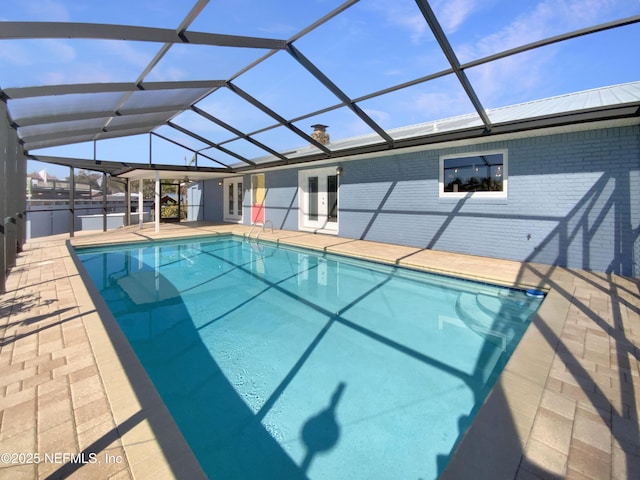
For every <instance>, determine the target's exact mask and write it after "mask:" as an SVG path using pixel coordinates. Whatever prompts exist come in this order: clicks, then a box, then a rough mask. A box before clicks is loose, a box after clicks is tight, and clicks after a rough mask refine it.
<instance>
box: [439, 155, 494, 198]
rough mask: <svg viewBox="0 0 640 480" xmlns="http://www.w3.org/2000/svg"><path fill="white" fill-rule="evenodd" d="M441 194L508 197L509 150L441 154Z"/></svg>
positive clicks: (447, 195)
mask: <svg viewBox="0 0 640 480" xmlns="http://www.w3.org/2000/svg"><path fill="white" fill-rule="evenodd" d="M439 183H440V196H441V197H465V196H467V195H472V196H474V197H475V196H478V197H506V196H507V151H506V150H499V151H491V152H474V153H465V154H458V155H444V156H442V157H440V182H439Z"/></svg>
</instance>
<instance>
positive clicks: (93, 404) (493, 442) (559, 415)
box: [0, 223, 640, 479]
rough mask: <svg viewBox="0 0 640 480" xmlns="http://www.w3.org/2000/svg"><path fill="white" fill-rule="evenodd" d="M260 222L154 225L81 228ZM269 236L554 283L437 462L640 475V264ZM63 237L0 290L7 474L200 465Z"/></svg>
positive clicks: (496, 473) (513, 474) (104, 237)
mask: <svg viewBox="0 0 640 480" xmlns="http://www.w3.org/2000/svg"><path fill="white" fill-rule="evenodd" d="M249 231H250V228H249V227H245V226H241V225H229V224H225V225H210V224H195V223H194V224H186V225H185V224H173V225H162V226H161V231H160V232H159V233H155V232H154V230H153V226H151V225H145V227H144V228H143V229H142V230H140V229H139V227H138V226H135V227H127V228H123V229H118V230H115V231H110V232H106V233H102V232H100V233H90V234H87V233H86V232H82V234H81V235H78V236H76V237H75V238H73V239H71V240H70V243H71V244H72V245H74V246H79V245H95V244H102V243H107V244H112V243H120V242H131V241H144V240H154V239H164V238H174V237H185V236H191V235H207V234H213V233H235V234H238V235H242V234H246V233H248V232H249ZM260 238H261V239H265V240H271V241H277V242H281V243H283V244H289V245H295V246H304V247H308V248H314V249H318V250H321V251H325V252H328V253H340V254H346V255H354V256H358V257H366V258H370V259H374V260H377V261H382V262H387V263H391V264H398V265H404V266H409V267H412V268H419V269H425V270H428V271H433V272H438V273H450V274H453V275H455V276H462V277H465V278H472V279H478V280H482V281H487V282H492V283H497V284H502V285H517V286H522V287H536V288H544V289H546V290H548V291H549V293H548V295H547V298H546V299H545V301H544V303H543V305H542V307H541V308H540V310H539V311H538V313H537V315H536V316H535V318H534V320H533V322H532V325H531V326H530V327H529V329H528V330H527V332H526V333H525V336H524V337H523V339H522V341H521V342H520V345H519V346H518V348H517V349H516V351H515V353H514V354H513V356H512V358H511V359H510V360H509V363H508V364H507V366H506V368H505V370H504V372H503V373H502V375H501V376H500V378H499V380H498V382H497V384H496V386H495V387H494V389H493V390H492V392H491V394H490V395H489V397H488V398H487V400H486V401H485V403H484V405H483V406H482V408H481V409H480V411H479V413H478V416H477V417H476V419H475V421H474V422H473V424H472V426H471V427H470V429H469V430H468V431H467V433H466V435H465V436H464V438H463V439H462V441H461V442H460V444H459V446H458V448H457V449H456V452H455V454H454V456H453V458H452V459H451V461H450V463H449V465H448V467H447V469H446V470H445V472H444V474H443V475H442V478H446V479H465V478H473V479H481V478H487V479H503V478H504V479H512V478H516V479H535V478H575V479H586V478H589V479H606V478H611V479H626V478H640V433H639V432H640V426H639V418H638V412H639V411H640V370H639V368H638V366H639V359H640V356H639V354H640V349H639V348H638V346H640V280H638V279H628V278H623V277H619V276H615V275H608V274H604V273H598V272H587V271H583V270H574V269H566V268H560V267H552V266H548V265H542V264H533V263H521V262H513V261H507V260H497V259H491V258H484V257H474V256H469V255H460V254H453V253H447V252H440V251H434V250H424V249H419V248H412V247H406V246H398V245H388V244H380V243H375V242H369V241H361V240H350V239H345V238H338V237H332V236H325V235H313V234H308V233H303V232H295V231H284V230H282V231H275V232H273V233H271V232H270V231H269V232H267V231H265V232H262V233H261V234H260ZM67 240H68V238H67V237H62V236H61V237H45V238H42V239H35V240H32V241H31V242H30V243H28V244H27V245H26V246H25V250H24V252H22V253H21V254H19V255H18V259H17V265H16V266H15V267H14V268H13V269H12V271H11V273H10V275H9V277H8V279H7V292H6V293H4V294H2V295H0V327H1V328H2V336H1V338H2V340H0V342H1V343H0V454H4V455H0V479H4V478H11V479H21V478H25V479H32V478H105V479H106V478H113V479H126V478H135V479H144V478H154V479H155V478H173V477H175V478H189V479H192V478H205V476H204V474H203V472H202V470H201V469H200V467H199V465H198V463H197V461H196V460H195V458H194V457H193V454H192V453H191V450H190V449H189V447H188V446H187V445H186V444H185V442H184V440H183V438H182V435H181V434H180V432H179V430H178V429H177V427H176V426H175V424H174V422H173V420H172V418H171V416H170V415H169V413H168V412H167V410H166V408H165V407H164V404H163V403H162V401H161V400H160V398H159V397H158V395H157V393H156V391H155V388H154V387H153V385H152V384H151V382H150V380H149V379H148V377H147V376H146V374H145V372H144V370H143V369H142V367H141V365H140V364H139V362H138V361H137V358H136V356H135V354H134V353H133V351H132V350H131V348H130V347H129V345H128V343H127V341H126V339H125V338H124V337H123V335H122V333H121V332H120V329H119V328H118V326H117V324H116V323H115V321H114V319H113V317H112V316H111V314H110V313H109V311H108V309H106V307H105V305H104V302H103V301H102V300H101V299H100V298H98V297H96V292H95V289H94V288H93V287H92V286H91V285H85V282H84V280H83V278H82V276H81V274H80V272H79V271H78V268H77V266H76V263H75V261H74V258H73V255H72V254H71V253H70V252H69V249H68V247H67ZM426 428H428V426H426ZM389 473H390V474H392V472H389Z"/></svg>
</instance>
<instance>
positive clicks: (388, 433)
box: [78, 236, 542, 479]
mask: <svg viewBox="0 0 640 480" xmlns="http://www.w3.org/2000/svg"><path fill="white" fill-rule="evenodd" d="M78 255H79V257H80V259H81V261H82V263H83V265H84V267H85V268H86V270H87V272H88V273H89V275H90V276H91V278H92V279H93V281H94V282H95V284H96V286H97V287H98V289H99V290H100V292H101V294H102V296H103V297H104V299H105V301H106V302H107V304H108V306H109V308H110V309H111V311H112V312H113V314H114V316H115V317H116V319H117V320H118V322H119V324H120V326H121V328H122V330H123V331H124V333H125V335H126V336H127V338H128V339H129V341H130V343H131V345H132V347H133V349H134V350H135V352H136V354H137V355H138V357H139V359H140V361H141V363H142V364H143V365H144V367H145V369H146V370H147V372H148V374H149V376H150V378H151V379H152V380H153V382H154V384H155V386H156V388H157V390H158V392H159V393H160V395H161V396H162V398H163V399H164V402H165V404H166V405H167V407H168V408H169V410H170V412H171V413H172V415H173V417H174V418H175V420H176V422H177V424H178V425H179V427H180V429H181V430H182V432H183V434H184V436H185V438H186V439H187V441H188V442H189V444H190V446H191V448H192V450H193V451H194V453H195V454H196V456H197V458H198V460H199V461H200V463H201V465H202V467H203V469H204V470H205V472H206V473H207V474H208V476H209V477H210V478H222V479H233V478H241V479H244V478H261V479H288V478H292V479H296V478H312V479H335V478H349V479H360V478H362V479H365V478H366V479H376V478H380V479H388V478H403V479H404V478H407V479H433V478H436V477H437V476H438V475H439V473H441V472H442V470H443V469H444V467H445V466H446V463H447V461H448V459H449V456H450V454H451V453H452V451H453V449H454V447H455V445H456V444H457V442H458V441H459V440H460V438H461V437H462V435H463V433H464V431H465V429H466V428H467V426H468V425H469V424H470V423H471V421H472V420H473V417H474V415H475V413H476V410H477V409H478V408H479V406H480V405H481V404H482V402H483V400H484V398H485V397H486V394H487V393H488V391H489V389H490V388H491V386H492V384H493V383H494V382H495V379H496V378H497V376H498V374H499V373H500V371H501V370H502V368H503V366H504V364H505V363H506V360H507V359H508V358H509V356H510V355H511V353H512V351H513V349H514V348H515V346H516V345H517V343H518V341H519V339H520V337H521V336H522V334H523V332H524V331H525V329H526V328H527V325H528V323H529V319H530V316H531V315H532V314H533V312H535V310H536V309H537V308H538V306H539V304H540V302H541V301H542V299H540V298H535V297H532V296H528V295H527V294H526V292H522V291H517V290H511V289H506V288H502V287H495V286H490V285H485V284H480V283H474V282H469V281H463V280H456V279H452V278H448V277H443V276H436V275H429V274H425V273H420V272H414V271H411V270H407V269H401V268H394V267H390V266H384V265H379V264H375V263H371V262H362V261H357V260H354V259H349V258H345V257H338V256H330V255H322V254H319V253H314V252H311V251H307V250H300V249H293V248H285V247H282V246H276V245H273V244H264V243H260V244H256V243H247V242H245V241H243V240H241V239H238V238H237V237H231V236H220V237H208V238H200V239H190V240H183V241H178V242H171V243H169V242H155V243H145V244H136V245H129V246H125V245H119V246H117V247H110V248H108V249H105V248H91V249H78Z"/></svg>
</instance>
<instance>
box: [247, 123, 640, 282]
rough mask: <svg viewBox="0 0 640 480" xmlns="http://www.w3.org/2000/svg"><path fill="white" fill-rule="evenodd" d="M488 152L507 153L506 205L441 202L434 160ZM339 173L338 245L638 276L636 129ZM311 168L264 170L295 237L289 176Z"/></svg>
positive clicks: (269, 201) (515, 142) (403, 157)
mask: <svg viewBox="0 0 640 480" xmlns="http://www.w3.org/2000/svg"><path fill="white" fill-rule="evenodd" d="M494 150H506V151H507V153H508V196H507V198H475V197H471V198H442V197H440V196H439V190H438V188H439V187H438V179H439V158H440V156H442V155H450V154H465V153H471V152H483V151H494ZM336 165H337V164H336ZM340 165H341V166H342V167H343V173H342V175H341V176H340V187H339V236H340V237H345V238H354V239H364V240H372V241H380V242H389V243H396V244H401V245H410V246H416V247H421V248H433V249H437V250H444V251H452V252H460V253H468V254H473V255H483V256H491V257H496V258H506V259H513V260H519V261H531V262H540V263H545V264H552V265H560V266H568V267H575V268H584V269H588V270H596V271H604V272H611V273H618V274H623V275H632V276H640V240H639V234H640V227H639V225H640V126H638V125H631V126H620V127H612V128H601V129H594V130H583V131H574V132H569V133H557V134H549V135H544V136H531V137H526V138H515V139H510V140H504V141H491V142H486V143H477V142H475V143H474V144H469V145H460V144H458V145H457V146H451V147H447V146H443V147H442V148H433V147H431V148H429V149H424V150H421V151H412V152H409V153H394V154H389V155H388V156H378V157H375V158H362V159H358V160H350V161H344V160H343V161H341V162H340ZM314 167H315V166H314V165H310V166H309V167H303V166H300V167H298V168H291V169H286V170H275V171H267V172H266V182H265V183H266V187H267V195H266V199H265V203H266V209H265V219H269V220H271V221H272V222H273V224H274V227H275V228H279V229H291V230H296V229H298V198H297V195H298V185H297V172H298V170H299V169H302V168H314ZM244 184H245V185H249V184H250V182H249V177H248V176H247V177H246V178H245V183H244ZM245 193H246V195H248V194H249V192H248V191H246V192H245ZM245 204H246V202H245ZM245 213H246V212H245ZM248 218H249V217H248V216H247V215H245V223H248Z"/></svg>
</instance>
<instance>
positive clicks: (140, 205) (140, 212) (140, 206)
mask: <svg viewBox="0 0 640 480" xmlns="http://www.w3.org/2000/svg"><path fill="white" fill-rule="evenodd" d="M143 186H144V178H141V179H140V180H138V224H139V225H140V230H142V223H143V222H144V200H143V198H142V187H143Z"/></svg>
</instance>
